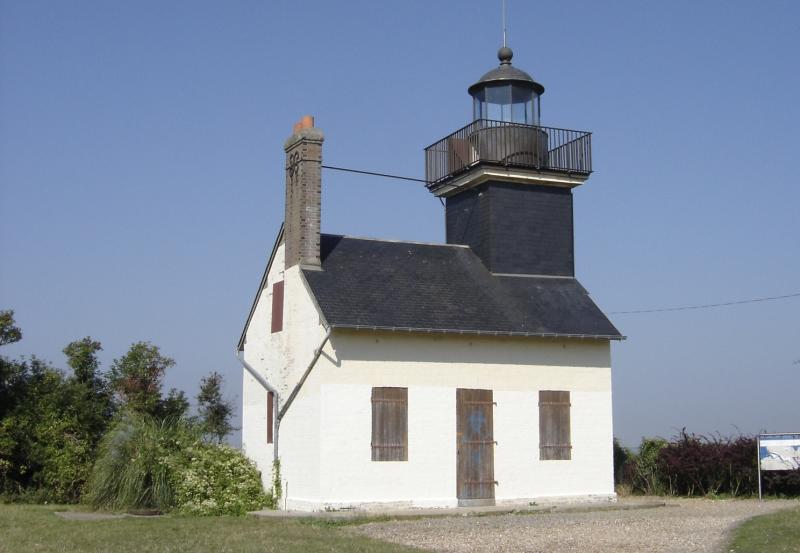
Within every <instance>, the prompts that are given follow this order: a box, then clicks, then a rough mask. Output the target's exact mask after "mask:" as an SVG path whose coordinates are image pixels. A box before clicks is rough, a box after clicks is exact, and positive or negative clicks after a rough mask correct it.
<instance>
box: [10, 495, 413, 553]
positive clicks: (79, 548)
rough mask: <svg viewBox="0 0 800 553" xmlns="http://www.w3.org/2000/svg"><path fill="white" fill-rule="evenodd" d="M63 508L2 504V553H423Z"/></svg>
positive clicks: (249, 525)
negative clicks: (65, 515)
mask: <svg viewBox="0 0 800 553" xmlns="http://www.w3.org/2000/svg"><path fill="white" fill-rule="evenodd" d="M63 510H67V508H65V507H58V506H49V505H48V506H42V505H0V553H29V552H42V553H44V552H48V553H50V552H54V553H61V552H63V553H100V552H103V553H183V552H187V553H188V552H191V553H255V552H259V553H265V552H272V551H275V552H278V551H280V552H289V553H290V552H295V551H297V552H301V551H302V552H311V553H313V552H316V551H344V552H356V551H375V552H378V553H401V552H406V553H408V552H412V551H419V550H416V549H411V548H408V547H402V546H399V545H392V544H388V543H384V542H379V541H375V540H371V539H368V538H364V537H360V536H355V535H351V534H350V533H348V532H347V531H346V529H342V528H337V527H335V526H326V525H319V524H308V523H302V522H298V521H279V520H263V519H255V518H251V517H241V518H237V517H202V518H200V517H197V518H191V517H178V516H175V517H172V516H167V517H160V518H124V519H117V520H99V521H70V520H64V519H62V518H59V517H57V516H56V515H55V514H54V512H55V511H63Z"/></svg>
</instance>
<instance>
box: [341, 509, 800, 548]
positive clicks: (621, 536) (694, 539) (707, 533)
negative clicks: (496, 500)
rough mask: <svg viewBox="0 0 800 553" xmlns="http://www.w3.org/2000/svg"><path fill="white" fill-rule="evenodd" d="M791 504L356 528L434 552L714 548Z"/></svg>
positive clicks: (466, 519) (504, 517)
mask: <svg viewBox="0 0 800 553" xmlns="http://www.w3.org/2000/svg"><path fill="white" fill-rule="evenodd" d="M626 501H630V500H625V499H621V500H620V503H621V504H624V503H626ZM632 502H635V500H633V501H632ZM793 506H800V502H798V501H788V500H786V501H784V500H771V501H765V502H763V503H759V501H758V500H751V499H745V500H742V499H740V500H709V499H680V500H667V506H666V507H660V508H655V509H641V510H629V511H605V512H588V513H554V514H536V515H532V514H528V515H523V514H512V515H502V516H490V517H452V518H441V519H421V520H410V521H394V522H382V523H371V524H366V525H364V526H360V527H356V528H353V530H354V531H356V532H359V533H363V534H366V535H368V536H370V537H373V538H377V539H380V540H385V541H390V542H395V543H401V544H405V545H411V546H416V547H421V548H425V549H430V550H434V551H454V552H462V551H463V552H466V551H469V552H491V553H499V552H501V551H527V552H542V553H573V552H575V553H577V552H580V553H643V552H647V553H662V552H664V553H667V552H668V553H688V552H692V553H695V552H714V553H718V552H721V551H722V548H723V547H724V545H725V543H726V541H727V540H728V538H729V535H730V534H729V533H730V531H731V530H732V529H733V528H734V527H735V526H737V525H738V524H740V523H741V522H743V521H744V520H746V519H748V518H750V517H753V516H756V515H760V514H764V513H771V512H774V511H778V510H781V509H786V508H790V507H793Z"/></svg>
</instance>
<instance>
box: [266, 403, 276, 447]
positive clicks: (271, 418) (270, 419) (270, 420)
mask: <svg viewBox="0 0 800 553" xmlns="http://www.w3.org/2000/svg"><path fill="white" fill-rule="evenodd" d="M274 429H275V394H273V393H272V392H267V443H268V444H271V443H272V440H273V435H272V433H273V431H274Z"/></svg>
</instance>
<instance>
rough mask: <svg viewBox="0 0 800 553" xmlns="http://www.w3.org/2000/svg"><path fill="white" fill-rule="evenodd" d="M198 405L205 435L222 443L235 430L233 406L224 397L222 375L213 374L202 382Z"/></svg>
mask: <svg viewBox="0 0 800 553" xmlns="http://www.w3.org/2000/svg"><path fill="white" fill-rule="evenodd" d="M197 404H198V410H199V411H200V423H201V425H202V428H203V433H204V434H206V435H207V436H211V437H213V438H215V439H216V440H217V441H218V442H222V440H223V439H225V436H227V435H228V434H230V433H231V430H233V426H232V425H231V417H232V415H233V405H232V403H231V402H230V401H228V400H226V399H225V398H224V397H223V396H222V375H221V374H219V373H218V372H212V373H211V374H210V375H208V376H207V377H205V378H203V379H202V380H201V381H200V392H199V393H198V394H197Z"/></svg>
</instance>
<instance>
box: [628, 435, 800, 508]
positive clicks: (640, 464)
mask: <svg viewBox="0 0 800 553" xmlns="http://www.w3.org/2000/svg"><path fill="white" fill-rule="evenodd" d="M761 478H762V485H763V491H764V495H772V496H778V497H792V496H798V495H800V470H787V471H768V472H762V475H761ZM614 481H615V483H616V484H617V491H618V492H619V493H621V494H623V495H624V494H626V493H638V494H644V495H674V496H684V497H719V496H723V497H752V496H755V495H758V465H757V459H756V437H755V436H745V435H739V436H733V437H724V436H720V435H716V436H715V435H711V436H704V435H697V434H690V433H688V432H686V430H685V429H684V430H683V431H681V432H680V433H679V434H678V435H677V436H675V437H674V438H673V439H672V440H665V439H663V438H643V439H642V443H641V445H640V446H639V451H638V452H636V453H634V452H633V451H631V450H629V449H626V448H624V447H622V446H621V445H620V444H619V442H618V441H617V440H616V439H615V440H614Z"/></svg>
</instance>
